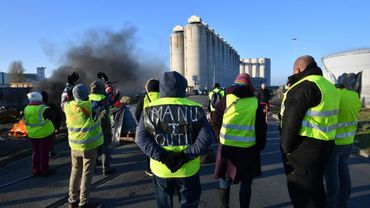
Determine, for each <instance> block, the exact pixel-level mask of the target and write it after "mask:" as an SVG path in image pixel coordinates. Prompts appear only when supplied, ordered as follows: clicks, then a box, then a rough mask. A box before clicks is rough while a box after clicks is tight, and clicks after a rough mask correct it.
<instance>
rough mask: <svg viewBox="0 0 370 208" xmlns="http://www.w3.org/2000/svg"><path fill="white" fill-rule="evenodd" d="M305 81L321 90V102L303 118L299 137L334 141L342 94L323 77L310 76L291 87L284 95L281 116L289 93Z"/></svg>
mask: <svg viewBox="0 0 370 208" xmlns="http://www.w3.org/2000/svg"><path fill="white" fill-rule="evenodd" d="M305 80H308V81H311V82H313V83H315V84H316V86H317V87H318V88H319V89H320V92H321V102H320V104H319V105H317V106H315V107H313V108H309V109H308V111H307V112H306V115H305V116H304V117H303V120H302V124H301V129H300V130H299V135H300V136H307V137H311V138H314V139H318V140H323V141H330V140H334V139H335V134H336V129H337V122H338V112H339V100H340V94H339V93H338V91H337V89H336V88H335V86H334V85H333V84H332V83H330V82H329V81H328V80H326V79H325V78H324V77H323V76H320V75H310V76H307V77H305V78H303V79H301V80H299V81H298V82H297V83H295V84H294V85H293V86H291V87H290V88H289V89H288V91H286V92H285V94H284V99H283V102H282V106H281V111H280V114H281V116H282V117H283V115H284V110H285V106H284V102H285V99H286V96H287V94H288V92H289V91H290V90H291V89H293V88H294V87H295V86H297V85H298V84H300V83H301V82H303V81H305ZM282 125H283V124H282V121H281V126H282Z"/></svg>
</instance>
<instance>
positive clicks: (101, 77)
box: [96, 72, 108, 82]
mask: <svg viewBox="0 0 370 208" xmlns="http://www.w3.org/2000/svg"><path fill="white" fill-rule="evenodd" d="M96 75H97V76H98V78H99V79H102V80H104V81H106V82H107V81H108V77H107V75H106V74H104V72H99V73H97V74H96Z"/></svg>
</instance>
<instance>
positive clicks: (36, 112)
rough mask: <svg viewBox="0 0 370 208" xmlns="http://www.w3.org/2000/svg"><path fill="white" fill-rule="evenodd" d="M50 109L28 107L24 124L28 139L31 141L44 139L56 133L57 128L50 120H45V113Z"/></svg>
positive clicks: (41, 106)
mask: <svg viewBox="0 0 370 208" xmlns="http://www.w3.org/2000/svg"><path fill="white" fill-rule="evenodd" d="M48 108H49V107H48V106H46V105H44V104H40V105H28V106H26V108H25V109H24V117H23V120H24V123H25V124H26V130H27V134H28V137H29V138H31V139H42V138H45V137H47V136H50V135H51V134H52V133H54V131H55V128H54V125H53V123H52V122H51V121H50V120H49V119H46V120H45V119H44V116H43V114H44V112H45V110H46V109H48Z"/></svg>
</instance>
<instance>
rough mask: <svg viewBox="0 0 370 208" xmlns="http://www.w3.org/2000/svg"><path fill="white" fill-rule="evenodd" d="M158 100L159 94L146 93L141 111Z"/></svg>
mask: <svg viewBox="0 0 370 208" xmlns="http://www.w3.org/2000/svg"><path fill="white" fill-rule="evenodd" d="M158 98H159V92H148V93H146V95H145V96H144V105H143V109H144V108H146V107H147V106H148V105H149V103H151V102H153V101H155V100H157V99H158Z"/></svg>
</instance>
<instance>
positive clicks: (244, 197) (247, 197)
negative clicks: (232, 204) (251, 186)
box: [239, 191, 252, 208]
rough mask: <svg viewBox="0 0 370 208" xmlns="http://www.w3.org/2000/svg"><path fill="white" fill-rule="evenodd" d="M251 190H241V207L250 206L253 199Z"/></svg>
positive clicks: (246, 207)
mask: <svg viewBox="0 0 370 208" xmlns="http://www.w3.org/2000/svg"><path fill="white" fill-rule="evenodd" d="M251 194H252V193H251V192H250V191H246V192H244V191H239V203H240V208H248V207H249V203H250V201H251Z"/></svg>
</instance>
